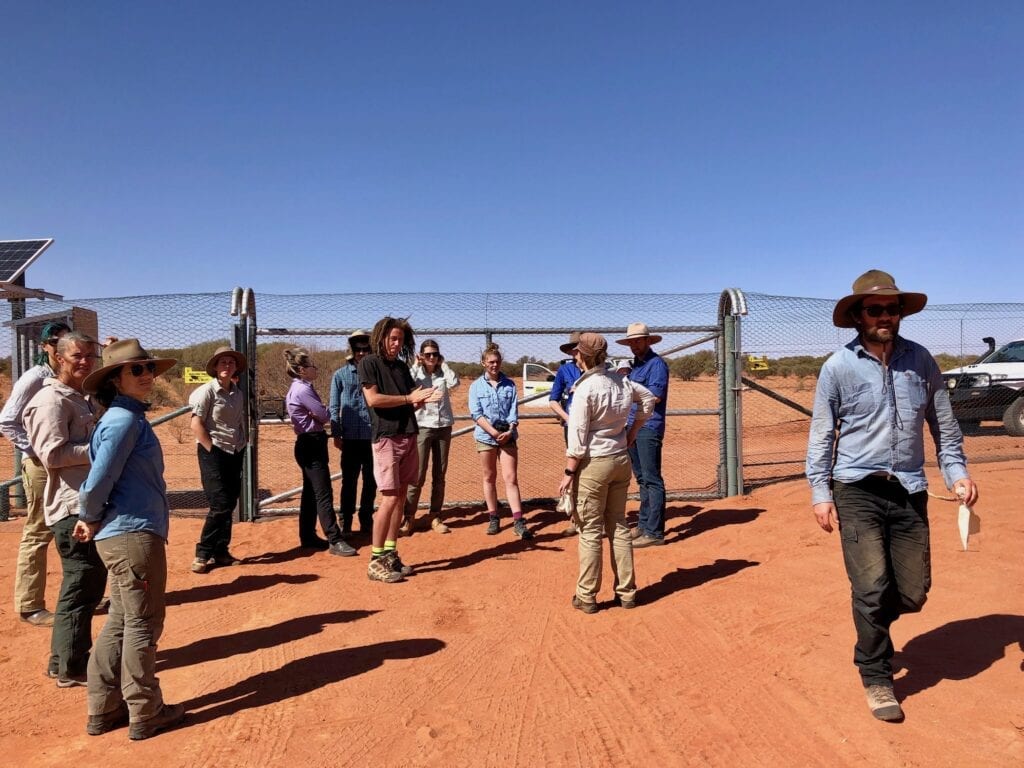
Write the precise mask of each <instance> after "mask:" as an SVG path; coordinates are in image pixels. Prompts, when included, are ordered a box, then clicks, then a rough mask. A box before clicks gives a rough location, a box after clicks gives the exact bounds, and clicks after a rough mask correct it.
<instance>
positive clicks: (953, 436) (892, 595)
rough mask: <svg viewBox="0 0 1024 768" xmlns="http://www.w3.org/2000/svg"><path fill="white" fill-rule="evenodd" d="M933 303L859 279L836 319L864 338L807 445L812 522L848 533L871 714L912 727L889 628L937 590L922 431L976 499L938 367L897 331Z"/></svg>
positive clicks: (964, 494) (839, 363)
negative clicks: (897, 684) (895, 674)
mask: <svg viewBox="0 0 1024 768" xmlns="http://www.w3.org/2000/svg"><path fill="white" fill-rule="evenodd" d="M927 301H928V298H927V297H926V296H925V295H924V294H923V293H910V292H908V291H901V290H900V289H899V288H897V287H896V281H895V280H894V279H893V277H892V275H889V274H888V273H886V272H882V271H881V270H877V269H872V270H869V271H868V272H865V273H864V274H863V275H861V276H860V277H858V278H857V279H856V280H855V281H854V283H853V292H852V293H851V294H850V295H848V296H844V297H843V298H842V299H840V300H839V301H838V302H837V303H836V305H835V309H834V311H833V313H832V322H833V324H834V325H835V326H836V327H838V328H850V329H853V330H855V331H856V332H857V334H856V336H855V337H854V338H853V339H852V340H851V341H850V342H848V343H847V344H845V345H844V346H843V347H841V348H840V349H839V350H838V351H836V352H835V353H834V354H832V355H831V356H830V357H829V358H828V360H826V361H825V364H824V365H823V366H822V368H821V373H820V374H819V376H818V385H817V389H816V391H815V395H814V411H813V413H814V415H813V416H812V418H811V428H810V437H809V439H808V446H807V467H806V470H807V480H808V482H809V484H810V487H811V503H812V505H813V509H814V517H815V520H816V521H817V523H818V525H819V526H821V528H822V530H824V531H826V532H827V533H831V532H832V530H833V529H834V528H836V527H838V528H839V539H840V543H841V545H842V550H843V561H844V564H845V566H846V574H847V576H848V577H849V580H850V586H851V594H852V602H853V624H854V628H855V630H856V633H857V642H856V645H855V646H854V652H853V661H854V664H855V665H856V666H857V669H858V670H859V672H860V676H861V682H862V683H863V685H864V688H865V692H866V695H867V701H868V708H869V709H870V710H871V713H872V714H873V715H874V716H875V717H876V718H878V719H879V720H886V721H900V720H902V719H903V710H902V708H901V707H900V704H899V701H898V700H897V698H896V695H895V692H894V689H893V679H892V656H893V644H892V638H891V636H890V627H891V625H892V623H893V622H894V621H895V620H896V619H897V618H899V617H900V616H901V615H903V614H905V613H915V612H917V611H919V610H920V609H921V607H922V606H923V605H924V602H925V599H926V597H927V595H928V589H929V587H930V586H931V565H930V562H931V555H930V545H929V529H928V492H927V489H928V481H927V479H926V478H925V473H924V448H925V444H924V427H925V425H927V427H928V429H929V431H930V433H931V435H932V437H933V439H934V442H935V449H936V454H937V457H938V465H939V469H940V470H941V471H942V476H943V479H944V480H945V483H946V486H947V487H949V488H952V489H953V490H955V491H956V493H957V495H958V496H960V497H961V498H962V499H963V501H964V503H966V504H968V505H970V504H973V503H974V502H975V501H976V500H977V498H978V489H977V486H976V485H975V484H974V482H973V481H972V480H971V479H970V477H969V476H968V474H967V460H966V457H965V456H964V450H963V436H962V435H961V433H960V427H959V425H958V424H957V422H956V419H955V418H954V417H953V411H952V408H951V407H950V403H949V393H948V391H947V390H946V387H945V383H944V382H943V379H942V375H941V373H940V372H939V367H938V365H937V364H936V363H935V360H934V359H933V358H932V356H931V354H930V353H929V352H928V350H927V349H925V348H924V347H922V346H921V345H920V344H916V343H914V342H913V341H910V340H909V339H906V338H904V337H903V336H901V335H900V333H899V332H900V321H901V320H902V319H903V318H904V317H907V316H909V315H913V314H916V313H918V312H920V311H921V310H922V309H924V307H925V304H926V303H927Z"/></svg>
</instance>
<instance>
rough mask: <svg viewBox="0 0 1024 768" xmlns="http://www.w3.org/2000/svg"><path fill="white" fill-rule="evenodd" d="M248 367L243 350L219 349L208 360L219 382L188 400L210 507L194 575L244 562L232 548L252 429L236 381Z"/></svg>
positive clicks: (211, 384) (201, 473) (209, 369)
mask: <svg viewBox="0 0 1024 768" xmlns="http://www.w3.org/2000/svg"><path fill="white" fill-rule="evenodd" d="M248 367H249V364H248V361H247V360H246V359H245V355H243V354H242V353H241V352H236V351H235V350H233V349H231V347H227V346H223V347H218V348H217V349H216V350H214V352H213V354H212V355H210V359H209V360H207V361H206V372H207V373H208V374H210V375H211V376H212V377H213V380H212V381H208V382H207V383H206V384H203V385H202V386H201V387H198V388H197V389H196V390H195V391H194V392H193V393H192V395H191V396H190V397H189V399H188V404H189V406H191V408H192V418H191V423H190V426H191V428H192V434H193V435H195V438H196V456H197V458H198V460H199V476H200V477H201V478H202V481H203V492H204V493H205V494H206V501H207V503H208V504H209V505H210V511H209V512H207V513H206V521H205V522H204V523H203V531H202V533H201V534H200V535H199V542H198V543H197V544H196V557H195V560H193V561H192V572H193V573H206V572H207V571H209V570H210V569H211V568H215V567H217V566H219V565H237V564H238V563H239V560H237V559H236V558H235V556H234V555H232V554H231V552H230V550H229V546H230V544H231V527H232V523H233V521H234V517H235V507H236V506H237V505H238V497H239V496H240V495H241V493H242V464H243V462H244V458H245V447H246V445H248V443H249V431H248V424H247V420H246V402H245V397H244V395H243V394H242V390H241V388H239V387H238V385H236V384H235V381H234V379H235V376H236V375H239V374H241V372H242V371H244V370H246V369H247V368H248Z"/></svg>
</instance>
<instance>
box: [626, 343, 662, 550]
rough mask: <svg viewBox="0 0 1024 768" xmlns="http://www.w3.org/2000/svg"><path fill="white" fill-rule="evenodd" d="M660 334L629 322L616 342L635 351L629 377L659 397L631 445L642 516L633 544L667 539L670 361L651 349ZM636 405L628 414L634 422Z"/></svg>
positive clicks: (651, 542) (652, 543)
mask: <svg viewBox="0 0 1024 768" xmlns="http://www.w3.org/2000/svg"><path fill="white" fill-rule="evenodd" d="M660 341H661V336H659V335H658V334H656V333H651V332H650V331H649V330H648V328H647V325H646V324H645V323H630V325H629V327H628V328H627V329H626V336H625V337H624V338H621V339H618V341H617V342H616V343H618V344H623V345H625V346H627V347H629V349H630V351H631V352H632V353H633V362H632V366H633V370H632V371H631V372H630V374H629V379H630V381H632V382H634V383H635V384H640V385H642V386H643V387H644V388H646V389H647V390H649V391H650V392H651V393H652V394H653V395H654V396H655V397H656V398H658V403H657V405H655V406H654V413H652V414H651V417H650V418H649V419H648V420H647V422H646V423H645V424H644V425H643V426H642V427H641V428H640V431H639V432H637V435H636V441H635V442H634V443H633V444H632V445H631V446H630V447H629V458H630V461H631V462H632V464H633V474H634V475H635V476H636V484H637V485H638V486H639V488H640V519H639V522H638V524H637V527H636V528H635V529H633V531H632V532H631V535H632V536H633V548H634V549H636V548H639V547H651V546H660V545H662V544H664V543H665V480H664V479H663V478H662V476H661V450H662V445H663V443H664V441H665V409H666V407H667V405H668V365H667V364H666V363H665V361H664V360H663V359H662V357H661V355H659V354H658V353H657V352H655V351H654V350H653V349H651V347H652V346H654V345H655V344H657V343H658V342H660ZM636 412H637V409H636V407H635V406H634V407H633V409H632V411H631V412H630V415H629V426H632V425H633V420H634V418H635V416H636Z"/></svg>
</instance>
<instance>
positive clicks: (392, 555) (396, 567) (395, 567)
mask: <svg viewBox="0 0 1024 768" xmlns="http://www.w3.org/2000/svg"><path fill="white" fill-rule="evenodd" d="M384 559H385V560H386V561H387V566H388V568H390V569H391V570H392V571H394V572H395V573H400V574H401V575H402V576H412V574H413V568H412V566H411V565H406V564H405V563H403V562H402V558H400V557H399V556H398V550H397V549H393V550H391V551H390V552H388V553H387V554H386V555H384Z"/></svg>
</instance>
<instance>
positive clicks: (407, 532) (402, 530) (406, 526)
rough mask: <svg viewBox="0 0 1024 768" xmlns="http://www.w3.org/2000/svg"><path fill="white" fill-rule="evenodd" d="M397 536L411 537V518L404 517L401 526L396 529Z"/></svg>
mask: <svg viewBox="0 0 1024 768" xmlns="http://www.w3.org/2000/svg"><path fill="white" fill-rule="evenodd" d="M398 535H399V536H412V518H411V517H405V518H403V519H402V524H401V525H400V526H399V527H398Z"/></svg>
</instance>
